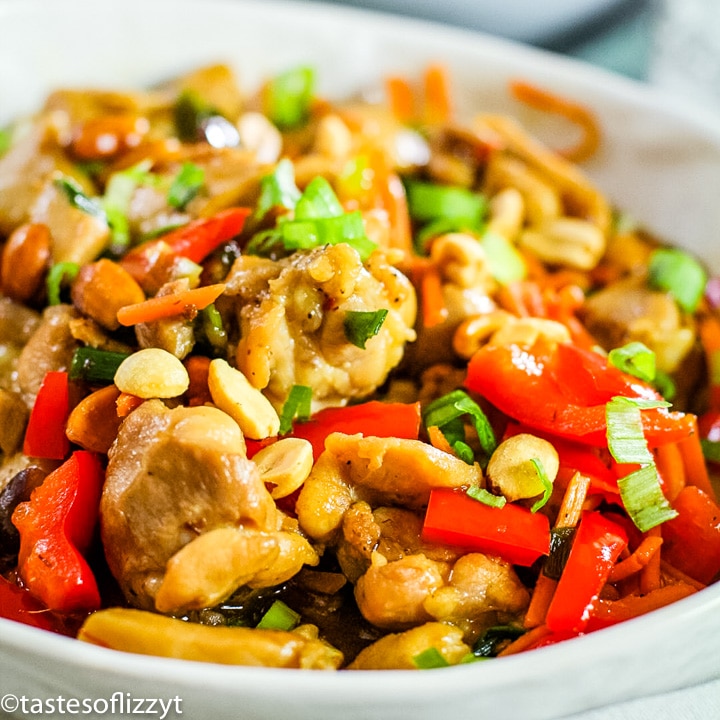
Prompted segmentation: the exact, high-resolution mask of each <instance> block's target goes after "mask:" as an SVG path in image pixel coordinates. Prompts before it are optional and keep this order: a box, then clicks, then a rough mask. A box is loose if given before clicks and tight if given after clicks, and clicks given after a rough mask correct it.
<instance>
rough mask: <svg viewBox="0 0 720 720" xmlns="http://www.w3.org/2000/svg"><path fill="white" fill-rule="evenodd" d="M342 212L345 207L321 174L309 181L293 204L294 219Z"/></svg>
mask: <svg viewBox="0 0 720 720" xmlns="http://www.w3.org/2000/svg"><path fill="white" fill-rule="evenodd" d="M344 214H345V209H344V208H343V206H342V205H341V203H340V201H339V200H338V199H337V195H335V191H334V190H333V189H332V186H331V185H330V183H329V182H328V181H327V180H326V179H325V178H324V177H321V176H318V177H316V178H314V179H313V180H311V181H310V183H309V184H308V186H307V187H306V188H305V192H304V193H303V194H302V195H301V196H300V198H298V201H297V203H296V205H295V219H296V220H320V219H325V218H335V217H340V216H342V215H344Z"/></svg>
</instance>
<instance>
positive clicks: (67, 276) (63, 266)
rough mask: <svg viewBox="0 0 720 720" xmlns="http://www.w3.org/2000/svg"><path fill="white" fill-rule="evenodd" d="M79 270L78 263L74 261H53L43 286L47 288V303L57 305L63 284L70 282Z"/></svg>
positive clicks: (59, 301)
mask: <svg viewBox="0 0 720 720" xmlns="http://www.w3.org/2000/svg"><path fill="white" fill-rule="evenodd" d="M79 272H80V265H78V264H77V263H75V262H69V261H68V262H61V263H55V264H54V265H53V266H52V267H51V268H50V271H49V272H48V274H47V278H46V280H45V286H46V288H47V301H48V305H59V304H60V303H61V302H62V298H61V297H60V295H61V292H62V289H63V287H64V286H65V285H68V284H70V283H72V281H73V280H74V279H75V278H76V277H77V275H78V273H79Z"/></svg>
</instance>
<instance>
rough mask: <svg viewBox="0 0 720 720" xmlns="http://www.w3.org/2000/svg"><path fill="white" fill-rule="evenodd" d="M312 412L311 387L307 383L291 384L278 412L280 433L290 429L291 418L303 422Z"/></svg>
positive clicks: (282, 433)
mask: <svg viewBox="0 0 720 720" xmlns="http://www.w3.org/2000/svg"><path fill="white" fill-rule="evenodd" d="M311 413H312V388H309V387H307V385H293V386H292V388H291V389H290V392H289V393H288V397H287V400H286V401H285V404H284V405H283V408H282V410H281V412H280V431H279V432H280V434H281V435H285V434H286V433H289V432H290V431H291V430H292V426H293V420H295V419H296V418H297V419H298V420H300V422H305V421H306V420H308V419H309V418H310V415H311Z"/></svg>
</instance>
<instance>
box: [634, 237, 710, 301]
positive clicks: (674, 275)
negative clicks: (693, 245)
mask: <svg viewBox="0 0 720 720" xmlns="http://www.w3.org/2000/svg"><path fill="white" fill-rule="evenodd" d="M707 280H708V276H707V273H706V272H705V269H704V268H703V266H702V265H701V264H700V263H699V262H698V261H697V260H696V259H695V258H694V257H692V256H691V255H688V253H686V252H684V251H683V250H680V249H678V248H660V249H658V250H655V251H654V252H653V253H652V255H651V256H650V261H649V263H648V285H649V286H650V287H651V288H654V289H656V290H664V291H666V292H669V293H670V294H671V295H672V296H673V297H674V298H675V300H676V302H677V304H678V305H679V306H680V307H681V308H682V309H683V310H684V311H685V312H688V313H692V312H695V310H696V309H697V306H698V303H699V302H700V299H701V298H702V296H703V293H704V292H705V286H706V284H707Z"/></svg>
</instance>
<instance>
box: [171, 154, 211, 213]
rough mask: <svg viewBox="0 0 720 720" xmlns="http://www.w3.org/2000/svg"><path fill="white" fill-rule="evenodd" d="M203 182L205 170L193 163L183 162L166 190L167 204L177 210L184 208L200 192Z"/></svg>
mask: <svg viewBox="0 0 720 720" xmlns="http://www.w3.org/2000/svg"><path fill="white" fill-rule="evenodd" d="M204 184H205V170H203V168H201V167H200V166H199V165H196V164H195V163H191V162H185V163H183V164H182V167H181V168H180V172H179V173H178V174H177V175H176V176H175V178H174V180H173V181H172V184H171V185H170V189H169V190H168V194H167V201H168V205H170V206H171V207H174V208H177V209H178V210H182V209H184V208H185V206H186V205H187V204H188V203H189V202H190V201H191V200H192V199H193V198H194V197H195V196H196V195H197V194H198V193H199V192H200V190H201V189H202V187H203V185H204Z"/></svg>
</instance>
